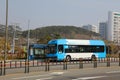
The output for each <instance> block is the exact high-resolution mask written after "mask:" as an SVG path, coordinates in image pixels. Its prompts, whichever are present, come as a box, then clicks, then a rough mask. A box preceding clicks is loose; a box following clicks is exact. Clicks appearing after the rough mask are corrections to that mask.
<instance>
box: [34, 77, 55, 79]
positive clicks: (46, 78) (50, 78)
mask: <svg viewBox="0 0 120 80" xmlns="http://www.w3.org/2000/svg"><path fill="white" fill-rule="evenodd" d="M52 78H53V77H48V78H40V79H36V80H48V79H52Z"/></svg>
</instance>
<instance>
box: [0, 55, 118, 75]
mask: <svg viewBox="0 0 120 80" xmlns="http://www.w3.org/2000/svg"><path fill="white" fill-rule="evenodd" d="M110 66H120V55H119V58H110V57H108V58H99V59H97V60H96V59H95V60H93V61H91V60H83V59H73V60H72V61H67V60H64V61H51V60H49V59H46V60H29V61H27V60H15V61H5V62H4V61H0V75H6V74H15V73H29V72H33V71H34V72H35V71H50V70H68V69H83V68H97V67H110Z"/></svg>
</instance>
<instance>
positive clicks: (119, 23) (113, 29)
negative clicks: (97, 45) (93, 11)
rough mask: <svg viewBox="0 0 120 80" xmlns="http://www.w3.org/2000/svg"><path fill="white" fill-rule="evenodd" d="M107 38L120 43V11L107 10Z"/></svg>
mask: <svg viewBox="0 0 120 80" xmlns="http://www.w3.org/2000/svg"><path fill="white" fill-rule="evenodd" d="M107 40H109V41H114V42H115V43H120V13H119V12H111V11H110V12H108V26H107Z"/></svg>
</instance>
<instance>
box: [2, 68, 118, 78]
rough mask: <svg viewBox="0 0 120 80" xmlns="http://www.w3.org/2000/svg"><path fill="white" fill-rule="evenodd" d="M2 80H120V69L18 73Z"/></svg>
mask: <svg viewBox="0 0 120 80" xmlns="http://www.w3.org/2000/svg"><path fill="white" fill-rule="evenodd" d="M0 80H120V67H119V66H118V67H99V68H84V69H70V70H60V71H58V70H57V71H55V70H53V71H50V72H31V73H29V74H24V73H18V74H11V75H6V76H0Z"/></svg>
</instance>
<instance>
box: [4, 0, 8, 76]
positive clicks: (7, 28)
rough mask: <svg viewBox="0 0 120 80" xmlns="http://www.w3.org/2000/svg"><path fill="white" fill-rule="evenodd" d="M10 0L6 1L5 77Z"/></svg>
mask: <svg viewBox="0 0 120 80" xmlns="http://www.w3.org/2000/svg"><path fill="white" fill-rule="evenodd" d="M7 41H8V0H6V27H5V53H4V71H3V75H5V74H6V70H5V69H6V65H5V63H6V59H7V51H8V50H7V46H8V43H7Z"/></svg>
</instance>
